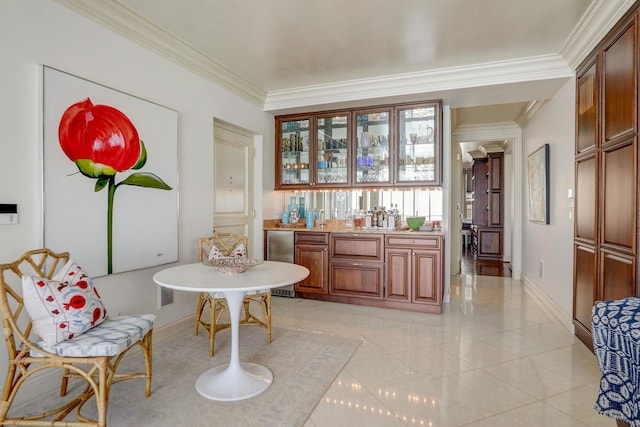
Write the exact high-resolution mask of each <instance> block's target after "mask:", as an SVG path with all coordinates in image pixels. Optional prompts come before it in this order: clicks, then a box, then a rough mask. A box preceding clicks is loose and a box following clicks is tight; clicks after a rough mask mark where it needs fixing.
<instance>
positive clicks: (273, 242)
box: [267, 230, 296, 298]
mask: <svg viewBox="0 0 640 427" xmlns="http://www.w3.org/2000/svg"><path fill="white" fill-rule="evenodd" d="M293 238H294V231H293V230H267V260H268V261H282V262H290V263H293V261H294V242H293ZM271 295H275V296H279V297H289V298H295V296H296V291H295V289H294V286H293V285H287V286H283V287H281V288H274V289H272V290H271Z"/></svg>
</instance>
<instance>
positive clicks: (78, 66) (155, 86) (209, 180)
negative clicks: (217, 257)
mask: <svg viewBox="0 0 640 427" xmlns="http://www.w3.org/2000/svg"><path fill="white" fill-rule="evenodd" d="M0 40H1V41H2V42H1V43H2V55H0V85H1V90H0V93H2V96H0V117H1V119H0V120H1V124H0V183H1V184H0V203H17V204H18V210H19V223H18V224H17V225H0V243H1V244H0V262H8V261H11V260H13V259H15V258H17V257H18V256H20V255H21V254H22V253H23V252H25V251H27V250H29V249H35V248H38V247H41V246H42V244H43V242H42V226H41V218H42V203H41V190H40V184H41V183H40V180H41V166H40V160H41V159H40V157H41V155H40V141H39V134H40V132H39V116H40V111H41V97H40V90H39V82H40V71H39V69H40V64H45V65H48V66H51V67H53V68H57V69H60V70H62V71H66V72H68V73H71V74H75V75H77V76H80V77H83V78H85V79H88V80H91V81H94V82H96V83H100V84H103V85H105V86H109V87H112V88H115V89H118V90H121V91H123V92H126V93H129V94H132V95H135V96H138V97H140V98H143V99H147V100H149V101H153V102H156V103H158V104H161V105H164V106H166V107H169V108H172V109H174V110H176V111H178V156H179V180H178V182H179V188H178V190H179V200H180V201H179V209H180V215H179V254H180V262H194V261H196V256H197V251H196V245H197V238H198V237H200V236H204V235H207V234H208V233H209V232H210V230H211V229H212V227H213V218H212V214H211V213H212V212H213V171H212V165H213V119H214V117H216V118H219V119H221V120H224V121H227V122H229V123H232V124H234V125H237V126H239V127H242V128H245V129H248V130H250V131H252V132H253V133H255V134H257V135H258V136H257V137H256V141H257V144H259V145H260V144H263V145H264V147H262V146H259V147H258V155H257V161H256V163H257V164H256V165H255V167H256V171H255V174H256V176H257V177H258V178H259V179H260V177H261V176H262V168H263V165H265V164H267V165H268V164H269V163H268V162H269V161H270V159H272V158H273V151H274V150H273V116H272V115H270V114H267V113H264V112H263V111H262V110H261V108H259V107H257V106H255V105H253V104H251V103H249V102H246V101H244V100H242V99H241V98H239V97H237V96H235V95H232V94H231V93H229V92H228V91H226V90H225V89H223V88H221V87H219V86H217V85H215V84H212V83H211V82H209V81H206V80H204V79H202V78H200V77H198V76H195V75H194V74H192V73H190V72H188V71H186V70H185V69H183V68H181V67H179V66H177V65H175V64H174V63H172V62H170V61H168V60H166V59H164V58H162V57H160V56H158V55H156V54H154V53H152V52H150V51H148V50H145V49H143V48H142V47H140V46H138V45H137V44H134V43H132V42H130V41H128V40H126V39H125V38H123V37H121V36H119V35H117V34H115V33H112V32H110V31H109V30H107V29H105V28H104V27H102V26H100V25H98V24H96V23H94V22H93V21H91V20H88V19H86V18H84V17H82V16H81V15H79V14H77V13H75V12H73V11H71V10H69V9H67V8H65V7H63V6H61V5H59V4H58V3H56V2H54V1H52V0H24V1H18V0H7V1H2V7H1V12H0ZM263 153H264V156H263V155H262V154H263ZM269 167H270V168H271V169H273V166H269ZM271 174H273V172H271ZM267 175H268V174H267ZM261 187H262V188H261ZM262 190H264V192H265V193H268V195H270V194H271V193H273V179H271V180H270V181H269V180H268V179H267V180H265V181H264V182H262V183H259V184H258V185H257V186H256V193H257V198H256V200H257V203H256V207H257V208H258V215H259V216H258V218H256V222H257V223H258V224H259V227H257V228H258V229H259V230H261V229H262V217H261V215H260V212H262V206H261V205H262V203H261V201H260V200H261V197H262V194H263V192H262ZM91 226H93V224H91V221H90V220H88V221H87V223H86V224H82V225H81V226H80V227H78V228H77V229H78V238H82V235H81V229H82V227H91ZM158 232H162V230H158ZM256 237H259V238H260V239H261V238H262V234H261V233H257V234H256ZM132 238H135V236H132ZM255 247H259V248H262V242H261V241H260V242H255ZM57 250H64V248H59V249H57ZM71 255H72V256H74V255H75V258H81V256H82V254H71ZM257 255H258V254H256V256H257ZM259 255H261V254H259ZM79 261H81V260H79ZM160 269H161V267H159V268H152V269H146V270H138V271H134V272H130V273H123V274H117V275H112V276H108V277H103V278H98V279H96V284H97V286H98V287H99V289H100V291H101V294H102V297H103V300H104V301H105V303H106V305H107V308H108V309H109V311H110V312H111V313H113V314H115V313H123V314H125V313H139V312H144V313H155V314H157V315H158V320H157V325H158V326H162V325H164V324H168V323H171V322H173V321H175V320H178V319H181V318H184V317H186V316H189V315H191V314H193V312H194V309H195V295H193V294H190V293H181V292H176V294H175V303H174V304H170V305H168V306H165V307H164V308H162V309H160V310H158V308H157V293H158V289H157V286H156V285H155V284H154V283H153V281H152V275H153V274H154V273H155V272H156V271H158V270H160ZM89 273H90V272H89ZM0 354H1V356H0V365H2V366H0V372H6V353H5V352H4V351H2V352H0Z"/></svg>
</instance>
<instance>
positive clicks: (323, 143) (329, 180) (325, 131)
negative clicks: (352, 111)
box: [314, 113, 351, 187]
mask: <svg viewBox="0 0 640 427" xmlns="http://www.w3.org/2000/svg"><path fill="white" fill-rule="evenodd" d="M315 123H316V135H317V138H316V153H317V156H316V159H317V165H316V175H315V179H314V185H316V186H322V187H335V186H341V185H347V184H349V182H350V179H349V173H348V170H349V163H350V161H351V160H350V159H351V156H350V155H349V148H350V146H351V144H350V143H349V140H350V135H349V129H350V126H351V123H350V115H349V113H339V114H334V115H329V116H324V117H323V116H318V117H316V118H315Z"/></svg>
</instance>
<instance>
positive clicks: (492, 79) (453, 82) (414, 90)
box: [55, 0, 636, 122]
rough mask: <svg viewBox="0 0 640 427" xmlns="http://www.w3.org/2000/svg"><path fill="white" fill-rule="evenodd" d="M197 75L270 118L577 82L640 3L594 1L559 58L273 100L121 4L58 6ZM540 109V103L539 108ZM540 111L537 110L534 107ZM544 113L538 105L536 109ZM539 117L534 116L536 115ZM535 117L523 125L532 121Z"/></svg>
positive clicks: (79, 1)
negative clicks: (592, 55) (345, 105)
mask: <svg viewBox="0 0 640 427" xmlns="http://www.w3.org/2000/svg"><path fill="white" fill-rule="evenodd" d="M55 1H56V2H58V3H59V4H61V5H63V6H65V7H68V8H69V9H72V10H74V11H76V12H78V13H80V14H82V15H84V16H87V17H88V18H90V19H92V20H94V21H96V22H98V23H100V24H102V25H104V26H105V27H107V28H109V29H110V30H112V31H115V32H116V33H119V34H121V35H123V36H124V37H126V38H128V39H130V40H132V41H134V42H136V43H138V44H140V45H141V46H143V47H145V48H147V49H149V50H151V51H153V52H156V53H158V54H160V55H162V56H164V57H166V58H168V59H170V60H171V61H173V62H174V63H176V64H178V65H180V66H182V67H184V68H187V69H188V70H190V71H192V72H193V73H195V74H197V75H199V76H201V77H203V78H205V79H207V80H209V81H212V82H214V83H217V84H219V85H220V86H222V87H224V88H226V89H228V90H229V91H231V92H233V93H234V94H236V95H238V96H240V97H241V98H243V99H246V100H247V101H249V102H251V103H253V104H255V105H258V106H260V107H261V108H263V110H264V111H277V110H286V109H292V108H299V107H305V106H308V105H323V104H332V103H340V102H353V101H359V100H367V99H374V98H383V97H393V96H404V95H415V94H421V93H430V92H439V91H449V90H456V89H468V88H475V87H484V86H491V85H502V84H510V83H522V82H531V81H541V80H548V79H556V78H570V77H573V75H574V71H573V70H574V69H575V67H576V66H577V65H578V64H579V63H580V62H581V61H582V60H583V59H584V58H585V57H586V55H588V54H589V52H591V51H592V50H593V48H594V47H595V46H596V45H597V44H598V43H599V41H600V40H601V39H602V38H603V37H604V36H605V35H606V33H607V32H608V31H609V30H610V29H611V28H612V27H613V26H614V25H615V23H616V22H617V21H618V20H619V19H620V18H621V17H622V16H623V15H624V14H625V13H626V11H627V10H629V8H631V7H632V6H633V4H634V3H635V1H636V0H616V1H611V0H593V1H592V2H591V3H590V4H589V6H588V8H587V10H586V11H585V13H584V14H583V15H582V17H581V19H580V21H579V23H578V25H576V27H575V28H574V29H573V31H572V32H571V34H570V35H569V37H568V39H567V40H566V42H565V43H564V45H563V46H562V48H561V50H560V52H559V54H557V55H544V56H537V57H530V58H520V59H512V60H506V61H499V62H491V63H484V64H474V65H468V66H461V67H452V68H443V69H438V70H432V71H424V72H415V73H406V74H396V75H388V76H380V77H374V78H367V79H357V80H348V81H341V82H333V83H327V84H322V85H313V86H304V87H297V88H291V89H284V90H276V91H270V92H266V91H264V90H262V89H260V88H259V87H257V86H255V85H254V84H252V83H251V82H249V81H247V80H245V79H243V78H242V77H240V76H239V75H237V74H235V73H234V72H232V71H231V70H230V69H228V68H227V67H225V66H224V65H222V64H220V63H218V62H217V61H215V60H214V59H213V58H211V57H209V56H207V55H206V54H205V53H203V52H202V51H200V50H197V49H195V48H193V47H192V46H191V45H189V44H188V43H186V42H185V41H184V40H182V39H180V38H178V37H176V36H175V35H174V34H172V33H170V32H168V31H166V30H164V29H162V28H161V27H159V26H157V25H155V24H154V23H152V22H151V21H149V20H147V19H145V18H144V17H142V16H140V15H138V14H136V13H135V12H133V11H132V10H131V9H129V8H127V7H125V6H124V5H122V4H121V3H120V2H119V1H117V0H100V1H91V2H88V1H86V0H55ZM539 102H541V101H535V103H539ZM535 103H534V104H535ZM537 108H539V105H538V106H537V107H536V109H537ZM532 112H533V113H535V110H533V111H532ZM531 115H532V114H529V113H526V114H525V115H521V116H520V117H519V118H518V121H519V122H520V120H521V119H522V120H525V122H526V120H528V119H529V118H530V117H531Z"/></svg>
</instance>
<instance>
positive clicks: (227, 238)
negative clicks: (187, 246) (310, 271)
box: [194, 232, 271, 356]
mask: <svg viewBox="0 0 640 427" xmlns="http://www.w3.org/2000/svg"><path fill="white" fill-rule="evenodd" d="M247 241H248V239H247V236H240V235H237V234H233V233H222V232H220V233H214V234H213V235H212V236H211V237H203V238H201V239H198V256H199V259H200V262H202V263H206V262H207V261H208V260H209V259H213V258H216V257H229V256H245V257H246V256H247ZM207 305H208V306H209V319H206V318H203V314H204V310H205V308H206V307H207ZM243 308H244V316H242V317H241V318H240V325H255V326H261V327H263V328H265V329H266V330H267V342H268V343H269V344H271V290H270V289H267V290H259V291H251V292H247V295H246V296H245V298H244V306H243ZM252 308H256V309H259V310H260V311H261V315H256V313H253V312H252V311H251V309H252ZM228 311H229V309H228V307H227V300H226V298H225V297H224V293H223V292H213V293H209V292H200V293H198V303H197V305H196V324H195V329H194V334H195V335H198V328H199V327H200V326H201V327H202V329H204V331H205V332H206V333H207V335H209V355H210V356H213V353H214V344H215V336H216V333H217V332H219V331H221V330H223V329H227V328H229V327H230V326H231V324H230V322H229V321H228V320H224V321H223V320H222V315H223V314H225V312H226V313H228Z"/></svg>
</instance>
